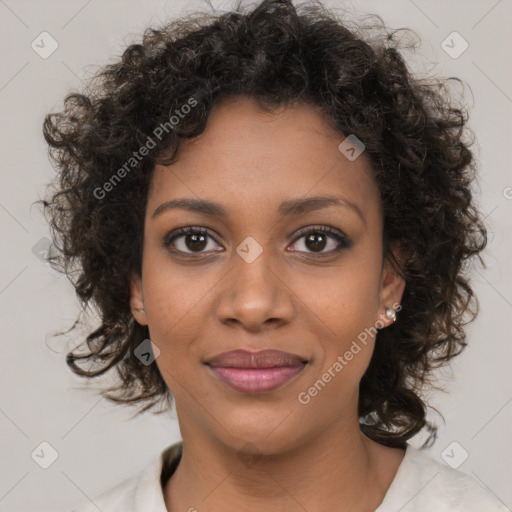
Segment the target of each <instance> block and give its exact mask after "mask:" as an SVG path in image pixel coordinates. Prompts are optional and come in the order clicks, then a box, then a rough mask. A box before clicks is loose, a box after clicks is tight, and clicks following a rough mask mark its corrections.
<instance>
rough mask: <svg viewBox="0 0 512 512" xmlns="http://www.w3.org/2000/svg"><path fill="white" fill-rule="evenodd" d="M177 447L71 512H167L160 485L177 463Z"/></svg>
mask: <svg viewBox="0 0 512 512" xmlns="http://www.w3.org/2000/svg"><path fill="white" fill-rule="evenodd" d="M181 446H182V445H181V443H176V444H174V445H171V446H169V447H167V448H166V449H165V450H163V451H162V452H161V453H159V454H158V456H157V457H155V458H154V459H153V460H152V461H151V463H150V464H149V465H148V466H147V467H146V468H145V469H144V470H143V471H141V472H140V473H138V474H137V475H135V476H133V477H131V478H128V479H126V480H124V481H122V482H121V483H119V484H117V485H116V486H114V487H111V488H110V489H108V490H106V491H104V492H103V493H101V494H99V495H97V496H95V497H93V498H92V499H89V500H87V501H86V502H83V503H82V504H81V505H79V506H78V507H76V508H74V509H73V510H72V511H71V512H98V510H101V511H102V512H147V511H148V510H151V511H152V512H167V509H166V507H165V502H164V496H163V491H162V485H161V477H162V473H164V474H165V473H166V472H167V473H169V472H170V469H171V470H172V469H173V468H174V467H175V466H176V465H177V462H178V460H179V456H180V454H181Z"/></svg>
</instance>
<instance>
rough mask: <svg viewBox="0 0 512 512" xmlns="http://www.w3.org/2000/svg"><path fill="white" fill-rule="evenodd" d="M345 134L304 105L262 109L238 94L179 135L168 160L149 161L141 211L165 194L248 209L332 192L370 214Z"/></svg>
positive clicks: (362, 175) (374, 192) (367, 181)
mask: <svg viewBox="0 0 512 512" xmlns="http://www.w3.org/2000/svg"><path fill="white" fill-rule="evenodd" d="M345 137H346V135H345V134H342V133H341V132H339V131H337V130H335V129H334V128H333V127H332V126H331V125H330V124H329V123H327V122H326V121H325V119H324V118H323V116H322V115H321V114H320V113H319V112H318V110H317V109H315V108H314V107H312V106H310V105H308V104H295V105H290V106H281V107H280V108H279V109H277V110H276V111H274V112H271V113H269V112H267V111H265V110H264V109H262V108H261V107H260V106H258V104H257V103H256V102H255V101H254V100H252V99H250V98H245V97H234V98H228V99H226V100H223V101H222V102H221V103H217V104H215V105H214V107H213V108H212V112H211V114H210V117H209V119H208V122H207V125H206V128H205V131H204V132H203V133H202V134H201V135H199V136H198V137H196V138H195V139H189V140H184V141H182V142H181V145H180V149H179V152H178V155H177V159H176V162H175V163H173V164H172V165H170V166H168V167H162V166H158V165H157V166H156V167H155V171H154V173H153V177H152V186H151V190H150V193H149V198H148V210H149V209H150V208H152V209H153V210H152V211H154V209H155V208H157V207H158V205H159V204H160V203H162V202H164V201H169V200H170V199H173V198H182V197H188V198H193V197H194V198H201V199H203V198H209V199H214V200H215V201H216V202H220V203H223V204H225V205H226V208H227V209H228V210H230V209H232V210H233V211H232V213H233V215H235V214H238V213H240V212H239V211H237V210H240V209H243V210H244V211H247V210H248V209H249V210H250V211H251V212H253V213H255V212H258V211H262V212H263V211H266V210H268V209H269V208H272V209H275V208H274V205H278V204H280V203H281V202H282V201H283V200H285V199H289V198H299V197H308V196H317V195H324V194H328V195H337V196H339V197H342V198H345V199H347V200H350V201H353V202H355V203H358V204H359V206H360V207H361V208H364V209H366V210H367V213H368V214H374V215H378V213H379V212H380V199H379V197H380V196H379V191H378V188H377V186H376V184H375V182H374V180H373V178H372V173H371V169H370V165H369V163H368V159H367V158H366V156H365V155H364V153H363V154H362V155H361V156H360V157H358V158H357V159H356V160H354V161H350V160H349V159H348V158H347V157H346V156H345V155H344V154H342V153H341V152H340V150H339V149H338V146H339V144H340V143H341V142H342V141H343V140H344V138H345Z"/></svg>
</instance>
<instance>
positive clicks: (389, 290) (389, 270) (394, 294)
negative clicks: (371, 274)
mask: <svg viewBox="0 0 512 512" xmlns="http://www.w3.org/2000/svg"><path fill="white" fill-rule="evenodd" d="M391 251H392V253H393V256H394V259H395V260H396V261H397V262H401V254H400V251H399V250H398V249H397V248H393V249H392V250H391ZM404 289H405V280H404V279H403V277H401V276H400V275H399V273H398V271H397V270H395V268H393V264H392V263H391V259H390V257H388V258H386V260H385V262H384V266H383V269H382V276H381V282H380V304H379V321H380V322H381V323H382V324H383V327H387V326H388V325H391V324H392V323H393V319H392V318H390V317H389V316H387V315H386V310H387V309H388V308H389V309H392V310H393V311H395V313H397V312H398V311H400V309H402V307H401V305H400V302H401V301H402V295H403V293H404Z"/></svg>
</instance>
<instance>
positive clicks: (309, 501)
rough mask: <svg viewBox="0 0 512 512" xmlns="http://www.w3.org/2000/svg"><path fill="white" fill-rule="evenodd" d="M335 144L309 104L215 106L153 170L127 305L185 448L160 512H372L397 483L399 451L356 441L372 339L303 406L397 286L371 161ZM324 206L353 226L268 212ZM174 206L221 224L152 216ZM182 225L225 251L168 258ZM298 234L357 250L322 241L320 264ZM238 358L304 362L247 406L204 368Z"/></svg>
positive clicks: (173, 212)
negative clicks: (266, 354) (148, 343)
mask: <svg viewBox="0 0 512 512" xmlns="http://www.w3.org/2000/svg"><path fill="white" fill-rule="evenodd" d="M344 138H345V135H343V134H341V133H339V132H338V131H336V130H335V129H334V128H332V127H331V126H330V125H329V124H328V123H327V122H326V121H325V120H324V118H323V117H322V116H321V115H320V113H319V112H318V111H317V110H316V109H315V108H314V107H312V106H310V105H307V104H295V105H290V106H286V107H284V106H283V107H280V108H279V109H278V110H277V111H275V112H274V113H267V112H266V111H264V110H263V109H262V108H260V107H259V106H258V105H257V103H256V102H255V101H253V100H252V99H250V98H246V97H242V96H240V97H236V98H228V99H225V100H223V101H222V102H220V103H216V104H215V105H214V107H213V110H212V113H211V115H210V118H209V120H208V124H207V127H206V130H205V132H203V133H202V134H201V135H200V136H199V137H197V138H195V139H191V140H187V141H185V142H183V143H182V145H181V147H180V150H179V153H178V159H177V161H176V163H174V164H172V165H171V166H168V167H161V166H156V168H155V170H154V175H153V178H152V183H151V187H150V191H149V195H148V202H147V210H146V220H145V233H144V250H143V264H142V276H141V277H139V276H137V275H134V276H133V278H132V286H131V307H132V312H133V315H134V317H135V318H136V320H137V321H138V322H139V323H140V324H142V325H149V330H150V335H151V339H152V341H153V343H154V344H155V345H156V346H157V347H158V348H159V349H160V355H159V356H158V358H157V359H156V361H155V362H156V364H157V365H158V368H159V369H160V371H161V373H162V376H163V378H164V379H165V381H166V383H167V385H168V387H169V389H170V390H171V392H172V394H173V396H174V399H175V404H176V411H177V415H178V420H179V424H180V429H181V434H182V438H183V456H182V460H181V462H180V464H179V466H178V468H177V469H176V472H175V473H174V474H173V476H172V477H171V478H170V479H169V481H168V482H167V484H166V485H165V488H164V497H165V503H166V506H167V508H168V510H172V511H173V512H174V511H179V510H180V511H181V510H183V511H185V510H189V509H191V507H195V509H197V510H200V511H220V510H222V511H231V510H233V511H235V510H237V511H239V510H273V511H283V512H285V511H296V510H307V511H308V512H316V511H320V510H321V511H325V510H338V511H351V512H353V511H374V510H375V509H376V508H377V507H378V505H379V504H380V503H381V502H382V500H383V498H384V496H385V493H386V492H387V490H388V488H389V485H390V484H391V482H392V480H393V478H394V476H395V474H396V471H397V469H398V467H399V465H400V463H401V461H402V459H403V456H404V454H405V451H404V450H402V449H394V448H388V447H384V446H382V445H380V444H378V443H375V442H373V441H371V440H370V439H369V438H367V437H366V436H364V435H363V434H362V433H361V431H360V429H359V421H358V415H357V404H358V387H359V382H360V380H361V377H362V376H363V374H364V372H365V370H366V368H367V367H368V364H369V361H370V358H371V355H372V351H373V347H374V343H375V340H374V338H372V337H369V338H368V341H367V344H366V346H364V345H362V344H360V346H361V350H360V351H359V352H358V353H357V354H356V355H354V357H353V359H352V360H350V361H349V362H348V364H346V366H344V367H343V369H342V371H339V372H335V377H332V378H331V380H330V382H328V383H327V384H326V385H325V387H323V389H321V391H320V392H318V393H317V394H316V396H314V397H312V398H311V400H310V402H309V403H308V404H302V403H300V402H299V400H298V395H299V393H301V392H304V391H307V390H308V389H309V388H310V387H311V386H312V385H313V384H314V383H315V382H316V381H318V379H321V378H322V375H323V374H325V373H326V372H327V371H328V369H329V368H332V366H333V364H334V363H335V362H336V360H337V357H338V356H340V355H343V354H344V353H345V352H346V351H347V350H348V349H349V348H350V346H351V344H352V342H353V341H354V340H356V339H357V336H358V335H359V334H360V333H361V332H363V331H364V329H365V328H369V327H372V326H375V324H376V322H377V321H379V320H380V321H381V323H380V324H377V325H380V326H382V327H383V328H386V326H387V325H389V324H390V323H391V322H392V320H390V319H389V318H387V317H386V316H385V309H386V307H391V306H392V305H393V304H395V305H396V304H399V303H400V300H401V297H402V293H403V290H404V286H405V284H404V281H403V279H402V278H400V277H399V276H398V275H397V274H396V273H395V272H393V269H392V267H391V265H390V264H389V262H388V260H387V259H386V258H384V257H383V246H382V232H383V215H382V207H381V202H380V196H379V190H378V188H377V185H376V183H375V181H374V180H373V178H372V175H371V172H370V165H369V161H368V160H367V158H366V156H365V154H364V153H363V154H362V155H361V156H359V157H358V158H357V159H356V160H354V161H350V160H349V159H347V158H346V157H345V156H344V155H343V154H342V153H341V152H340V151H339V149H338V145H339V144H340V142H341V141H342V140H343V139H344ZM323 195H331V196H333V195H334V196H336V197H340V198H344V199H346V200H349V201H351V202H352V203H353V204H355V205H356V206H357V208H358V209H359V210H360V214H361V215H359V214H358V213H357V212H356V211H355V210H354V209H353V208H350V207H347V206H346V205H331V206H328V207H325V208H322V209H318V210H314V211H309V212H304V213H301V214H299V213H295V214H293V215H290V216H284V217H282V216H280V215H279V214H278V206H279V204H280V203H281V202H282V201H285V200H290V199H303V198H307V197H312V196H323ZM177 198H193V199H207V200H211V201H215V202H217V203H220V204H221V205H222V206H223V207H224V208H225V209H226V210H227V213H228V215H227V216H226V217H225V218H221V217H216V216H212V215H209V214H204V213H197V212H191V211H186V210H184V209H167V210H163V211H162V212H161V213H160V214H158V215H156V216H155V217H153V212H155V210H156V209H157V208H158V207H159V206H160V205H162V204H163V203H165V202H166V201H169V200H172V199H177ZM184 226H194V227H202V228H207V229H208V230H209V232H210V233H212V234H213V235H214V236H216V237H217V239H218V240H219V242H217V241H215V240H214V239H213V238H210V236H208V237H206V238H205V239H204V243H203V244H202V245H201V244H199V246H198V245H197V242H196V245H194V243H193V241H192V240H191V237H190V235H188V237H187V236H186V235H185V236H181V237H180V238H178V239H176V240H174V242H173V244H170V245H169V246H167V247H165V244H164V242H163V240H164V238H165V236H166V235H167V234H168V233H170V232H173V231H175V230H176V229H177V228H180V227H184ZM307 226H314V227H316V228H318V227H327V226H330V227H332V228H334V229H336V230H340V231H341V232H342V233H344V234H345V236H346V237H348V239H349V240H350V241H351V245H350V246H348V247H344V246H342V249H341V250H340V251H339V252H336V251H335V249H336V248H337V247H339V246H340V244H339V242H338V241H337V240H336V239H335V238H332V237H331V235H330V234H329V233H327V234H325V235H321V236H322V238H320V245H319V246H317V247H318V249H316V250H315V245H314V244H312V243H311V242H309V243H308V235H307V234H306V235H304V234H300V235H297V231H298V230H299V229H301V228H303V227H307ZM248 236H250V237H252V238H253V239H255V240H256V241H257V243H258V244H259V246H260V247H261V249H262V252H261V254H260V255H259V257H258V258H256V259H255V260H254V261H252V262H251V263H248V262H246V261H245V260H244V259H243V258H242V257H240V256H239V254H238V253H237V252H236V249H237V247H238V246H239V245H240V244H241V243H242V242H243V241H244V240H245V239H246V237H248ZM187 240H188V244H187ZM191 242H192V243H191ZM172 247H174V252H172V250H171V249H172ZM198 247H199V248H198ZM178 250H179V251H183V252H182V253H181V255H180V253H179V252H178ZM251 250H253V249H251ZM194 251H196V252H194ZM198 251H199V252H198ZM183 253H184V255H183ZM322 255H323V256H322ZM143 307H144V308H145V311H141V310H140V308H143ZM239 348H246V349H249V350H259V349H264V348H275V349H279V350H284V351H287V352H291V353H294V354H298V355H300V356H301V357H303V358H304V359H307V360H308V361H309V363H308V364H307V365H306V367H305V369H304V370H303V371H302V372H301V373H300V374H299V375H297V376H296V377H295V378H294V379H293V380H291V381H289V382H287V383H286V384H285V385H283V386H281V387H280V388H278V389H276V390H273V391H270V392H267V393H264V394H260V395H247V394H243V393H240V392H238V391H235V390H233V389H231V388H229V387H227V386H226V385H225V384H224V383H223V382H221V381H220V380H219V379H218V378H216V377H215V376H214V375H212V374H211V372H210V371H208V368H207V367H206V366H205V365H204V364H203V363H204V361H205V360H207V359H208V358H211V357H213V356H214V355H217V354H220V353H222V352H225V351H228V350H234V349H239ZM331 371H332V370H331ZM306 461H307V463H306ZM301 507H302V508H301Z"/></svg>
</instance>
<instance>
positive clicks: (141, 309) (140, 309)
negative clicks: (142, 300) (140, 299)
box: [137, 308, 146, 313]
mask: <svg viewBox="0 0 512 512" xmlns="http://www.w3.org/2000/svg"><path fill="white" fill-rule="evenodd" d="M137 311H144V313H145V312H146V310H145V309H144V308H137Z"/></svg>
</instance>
